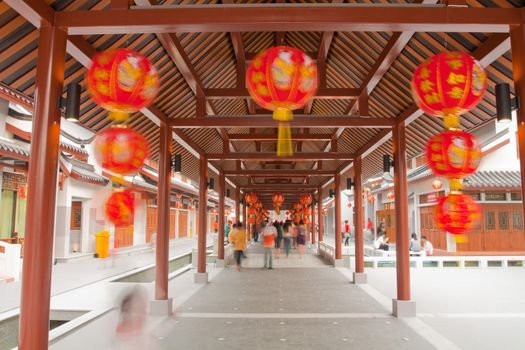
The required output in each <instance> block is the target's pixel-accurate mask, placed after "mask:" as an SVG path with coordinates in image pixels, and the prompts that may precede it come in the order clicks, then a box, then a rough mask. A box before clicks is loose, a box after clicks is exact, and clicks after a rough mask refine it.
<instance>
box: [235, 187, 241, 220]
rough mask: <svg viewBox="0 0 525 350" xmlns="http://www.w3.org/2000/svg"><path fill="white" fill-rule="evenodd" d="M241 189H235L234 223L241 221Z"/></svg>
mask: <svg viewBox="0 0 525 350" xmlns="http://www.w3.org/2000/svg"><path fill="white" fill-rule="evenodd" d="M240 218H241V188H240V187H239V186H237V188H236V189H235V221H237V222H240V221H241V219H240Z"/></svg>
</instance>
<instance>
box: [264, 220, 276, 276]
mask: <svg viewBox="0 0 525 350" xmlns="http://www.w3.org/2000/svg"><path fill="white" fill-rule="evenodd" d="M275 237H277V230H276V229H275V227H273V225H272V224H270V223H269V222H267V223H266V226H265V227H264V228H263V230H262V241H263V246H264V268H267V269H269V270H272V269H273V250H274V247H275Z"/></svg>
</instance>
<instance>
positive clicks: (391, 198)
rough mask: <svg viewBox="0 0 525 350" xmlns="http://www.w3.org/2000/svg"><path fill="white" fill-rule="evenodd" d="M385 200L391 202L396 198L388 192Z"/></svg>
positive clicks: (392, 193)
mask: <svg viewBox="0 0 525 350" xmlns="http://www.w3.org/2000/svg"><path fill="white" fill-rule="evenodd" d="M386 198H388V199H390V200H393V199H394V198H396V195H395V194H394V192H388V193H387V195H386Z"/></svg>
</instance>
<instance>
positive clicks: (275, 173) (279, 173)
mask: <svg viewBox="0 0 525 350" xmlns="http://www.w3.org/2000/svg"><path fill="white" fill-rule="evenodd" d="M224 175H226V176H265V177H295V176H301V177H302V176H328V175H329V176H333V175H334V172H333V171H328V170H273V169H272V170H241V171H235V170H225V171H224Z"/></svg>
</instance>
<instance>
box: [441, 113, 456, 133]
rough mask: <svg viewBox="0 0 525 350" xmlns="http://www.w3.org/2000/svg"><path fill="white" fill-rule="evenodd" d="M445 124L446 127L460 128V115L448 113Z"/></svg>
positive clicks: (444, 120) (444, 119)
mask: <svg viewBox="0 0 525 350" xmlns="http://www.w3.org/2000/svg"><path fill="white" fill-rule="evenodd" d="M443 124H445V129H458V128H459V116H458V115H456V114H447V115H446V116H445V117H444V118H443Z"/></svg>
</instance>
